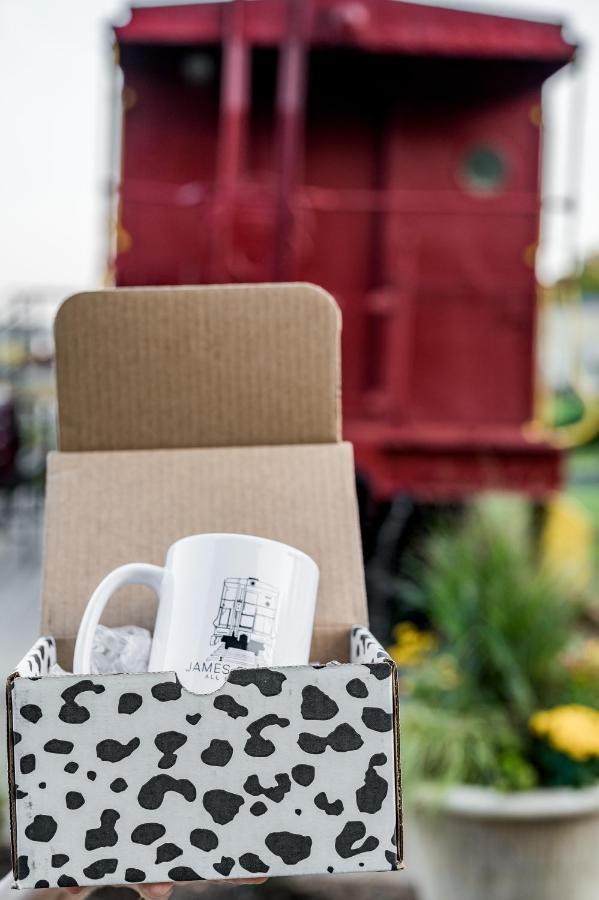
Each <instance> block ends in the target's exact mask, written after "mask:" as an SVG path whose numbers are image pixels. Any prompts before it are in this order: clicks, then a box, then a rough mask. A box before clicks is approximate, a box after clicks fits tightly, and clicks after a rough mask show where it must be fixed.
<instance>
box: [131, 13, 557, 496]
mask: <svg viewBox="0 0 599 900" xmlns="http://www.w3.org/2000/svg"><path fill="white" fill-rule="evenodd" d="M116 35H117V41H118V46H119V52H120V65H121V67H122V70H123V73H124V110H125V115H124V126H123V140H122V183H121V195H120V222H119V241H118V249H117V255H116V263H115V268H116V281H117V283H118V284H119V285H135V284H180V283H186V284H189V283H205V282H229V281H233V282H247V281H273V280H284V281H288V280H307V281H313V282H316V283H318V284H321V285H323V286H324V287H326V288H328V289H329V290H330V291H331V292H332V293H333V294H334V296H335V297H336V298H337V300H338V301H339V303H340V304H341V307H342V309H343V315H344V335H343V341H344V347H343V360H344V371H343V390H344V404H345V408H344V420H345V434H346V436H347V437H348V438H350V439H351V440H353V441H354V444H355V449H356V459H357V464H358V466H359V467H360V468H361V469H362V470H363V471H364V472H365V473H366V474H367V476H368V478H369V480H370V483H371V486H372V488H373V491H374V493H375V495H376V496H378V497H386V496H390V495H392V494H393V493H396V492H397V491H400V490H403V491H407V492H410V493H412V494H414V495H415V496H418V497H421V498H429V499H446V498H455V497H460V496H463V495H464V494H465V493H467V492H469V491H472V490H476V489H478V488H481V487H510V488H519V489H524V490H527V491H529V492H530V493H533V494H535V493H536V494H541V493H543V492H544V491H546V490H547V489H548V488H551V487H553V486H555V485H557V483H558V481H559V455H558V453H557V451H556V450H555V449H554V448H553V447H552V446H550V445H549V444H548V443H546V442H544V441H543V440H541V439H539V438H533V437H531V436H530V434H528V433H527V432H530V431H531V429H530V428H528V429H527V424H528V423H530V420H531V419H532V416H533V395H534V370H535V363H534V344H535V307H536V303H535V278H534V256H535V246H536V241H537V235H538V220H539V201H540V197H539V171H540V170H539V165H540V163H539V160H540V138H541V121H542V120H541V106H540V104H541V87H542V84H543V82H544V81H545V79H546V78H547V77H548V76H549V75H550V74H551V73H553V72H555V71H556V70H557V69H558V68H560V67H561V66H563V65H565V64H566V63H567V62H569V61H570V60H571V58H572V56H573V47H572V46H571V45H570V44H568V43H566V41H565V40H564V39H563V37H562V34H561V30H560V28H559V27H558V26H556V25H551V24H540V23H535V22H529V21H523V20H519V19H513V18H501V17H497V16H487V15H482V14H478V13H466V12H457V11H453V10H446V9H435V8H430V7H426V6H416V5H412V4H406V3H401V2H396V0H252V2H249V0H235V2H232V3H207V4H201V5H197V6H194V5H191V6H189V5H186V6H175V7H172V6H169V7H155V6H154V7H147V8H136V9H134V10H133V13H132V17H131V20H130V21H129V23H128V24H126V25H124V26H123V27H119V28H117V29H116Z"/></svg>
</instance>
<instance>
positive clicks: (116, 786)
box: [110, 778, 129, 794]
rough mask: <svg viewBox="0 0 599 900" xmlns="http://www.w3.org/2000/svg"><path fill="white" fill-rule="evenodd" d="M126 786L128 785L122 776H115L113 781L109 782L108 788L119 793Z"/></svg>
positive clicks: (124, 789) (125, 788)
mask: <svg viewBox="0 0 599 900" xmlns="http://www.w3.org/2000/svg"><path fill="white" fill-rule="evenodd" d="M128 787H129V785H128V784H127V782H126V781H125V779H124V778H115V779H114V781H113V782H111V784H110V790H111V791H114V793H115V794H120V793H121V791H126V790H127V788H128Z"/></svg>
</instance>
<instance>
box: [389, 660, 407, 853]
mask: <svg viewBox="0 0 599 900" xmlns="http://www.w3.org/2000/svg"><path fill="white" fill-rule="evenodd" d="M389 665H390V666H391V667H392V671H391V678H392V679H393V686H392V691H393V726H394V727H393V743H394V747H395V830H396V840H397V869H405V865H404V861H403V801H402V786H401V736H400V731H399V726H400V719H401V709H400V703H399V676H398V674H397V666H396V665H395V663H394V662H393V661H392V660H389Z"/></svg>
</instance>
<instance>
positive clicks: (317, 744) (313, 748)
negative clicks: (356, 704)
mask: <svg viewBox="0 0 599 900" xmlns="http://www.w3.org/2000/svg"><path fill="white" fill-rule="evenodd" d="M297 742H298V744H299V746H300V747H301V748H302V750H305V751H306V753H324V751H325V750H326V749H327V747H330V748H331V749H332V750H335V751H336V752H337V753H347V752H348V751H349V750H358V749H359V748H360V747H361V746H362V744H363V743H364V741H363V740H362V738H361V737H360V735H359V734H358V732H357V731H356V730H355V729H354V728H352V726H351V725H348V723H347V722H342V723H341V725H337V727H336V728H335V730H334V731H331V733H330V734H329V735H327V736H326V737H319V735H317V734H310V733H308V732H305V731H303V732H302V733H301V734H300V736H299V738H298V741H297Z"/></svg>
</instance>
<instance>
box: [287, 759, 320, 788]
mask: <svg viewBox="0 0 599 900" xmlns="http://www.w3.org/2000/svg"><path fill="white" fill-rule="evenodd" d="M314 774H315V769H314V766H308V765H305V764H303V763H300V764H299V765H298V766H294V767H293V768H292V770H291V777H292V778H293V780H294V781H295V782H296V784H301V786H302V787H308V786H309V785H310V784H312V782H313V781H314Z"/></svg>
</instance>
